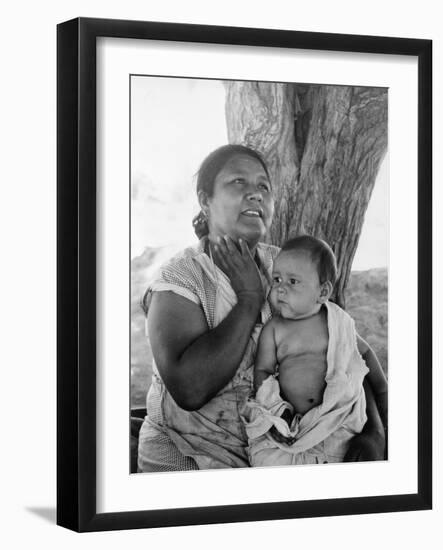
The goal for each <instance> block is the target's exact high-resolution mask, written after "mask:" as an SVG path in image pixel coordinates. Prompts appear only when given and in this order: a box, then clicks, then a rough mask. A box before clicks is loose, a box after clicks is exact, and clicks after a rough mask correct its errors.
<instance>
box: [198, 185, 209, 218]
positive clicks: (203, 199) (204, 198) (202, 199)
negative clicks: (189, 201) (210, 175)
mask: <svg viewBox="0 0 443 550" xmlns="http://www.w3.org/2000/svg"><path fill="white" fill-rule="evenodd" d="M197 198H198V203H199V204H200V208H201V211H202V212H203V213H204V214H205V215H206V217H208V212H209V200H208V195H207V193H206V192H205V191H199V192H198V193H197Z"/></svg>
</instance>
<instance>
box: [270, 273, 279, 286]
mask: <svg viewBox="0 0 443 550" xmlns="http://www.w3.org/2000/svg"><path fill="white" fill-rule="evenodd" d="M272 282H273V283H274V284H276V285H278V284H279V283H281V277H278V276H277V275H275V276H274V277H272Z"/></svg>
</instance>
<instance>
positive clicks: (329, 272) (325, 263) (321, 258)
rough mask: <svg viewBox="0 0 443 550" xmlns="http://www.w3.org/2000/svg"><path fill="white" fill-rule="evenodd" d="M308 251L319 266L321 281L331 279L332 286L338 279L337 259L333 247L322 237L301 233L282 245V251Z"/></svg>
mask: <svg viewBox="0 0 443 550" xmlns="http://www.w3.org/2000/svg"><path fill="white" fill-rule="evenodd" d="M298 250H301V251H304V252H307V253H308V254H309V256H310V258H311V260H312V262H314V264H315V265H316V266H317V272H318V277H319V279H320V283H321V284H323V283H325V282H326V281H329V282H330V283H331V284H332V286H334V285H335V282H336V280H337V261H336V259H335V254H334V252H333V251H332V248H331V247H330V246H329V245H328V244H327V243H326V242H325V241H322V240H321V239H318V238H317V237H312V236H311V235H299V236H298V237H293V238H292V239H289V240H287V241H286V242H285V243H284V245H283V246H282V247H281V251H282V252H290V251H294V252H295V251H298Z"/></svg>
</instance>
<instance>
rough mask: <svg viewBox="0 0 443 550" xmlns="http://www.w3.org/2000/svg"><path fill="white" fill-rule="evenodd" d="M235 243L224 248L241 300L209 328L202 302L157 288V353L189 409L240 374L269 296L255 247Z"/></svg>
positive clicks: (152, 315) (153, 308) (153, 323)
mask: <svg viewBox="0 0 443 550" xmlns="http://www.w3.org/2000/svg"><path fill="white" fill-rule="evenodd" d="M229 246H230V248H229V249H228V248H227V246H224V245H223V248H222V250H221V252H219V254H223V262H224V268H225V269H224V270H225V272H229V274H230V275H231V276H230V279H231V285H232V287H233V289H234V291H235V292H236V294H237V300H238V301H237V304H236V305H235V306H234V307H233V309H232V310H231V312H230V313H229V314H228V316H227V317H226V318H225V319H224V320H223V321H222V322H221V323H220V324H219V325H217V326H216V327H215V328H213V329H212V330H209V328H208V325H207V323H206V319H205V316H204V314H203V311H202V309H201V308H200V307H199V306H198V305H197V304H194V303H192V302H191V301H190V300H187V299H186V298H183V297H182V296H178V295H177V294H174V293H173V292H154V294H153V297H152V301H151V304H150V308H149V314H148V331H149V338H150V341H151V347H152V353H153V355H154V358H155V362H156V365H157V368H158V370H159V372H160V374H161V377H162V379H163V381H164V383H165V384H166V387H167V388H168V391H169V392H170V394H171V395H172V397H173V399H174V400H175V401H176V403H177V404H178V405H179V406H180V407H182V408H183V409H187V410H196V409H199V408H201V407H202V406H203V405H204V404H205V403H207V402H208V401H209V400H210V399H211V398H212V397H214V396H215V395H216V394H217V393H218V392H219V391H220V390H221V389H222V388H223V387H224V386H225V385H226V384H227V383H228V382H229V380H231V378H232V377H233V376H234V374H235V371H236V370H237V368H238V366H239V364H240V362H241V360H242V358H243V355H244V352H245V350H246V346H247V344H248V341H249V338H250V335H251V332H252V330H253V328H254V326H255V323H256V319H257V315H258V313H259V311H260V308H261V306H262V303H263V300H264V292H263V287H262V283H261V279H260V275H259V273H258V268H257V266H256V264H255V262H254V260H253V258H252V256H251V254H250V252H249V250H248V249H247V248H246V249H245V247H244V246H243V247H242V248H241V250H240V251H238V250H237V248H235V249H234V248H233V247H232V246H231V243H229ZM228 254H230V255H231V254H232V257H233V259H231V257H227V256H228ZM234 262H235V263H234Z"/></svg>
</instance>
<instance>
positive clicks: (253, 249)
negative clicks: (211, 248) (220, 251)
mask: <svg viewBox="0 0 443 550" xmlns="http://www.w3.org/2000/svg"><path fill="white" fill-rule="evenodd" d="M207 237H208V241H209V243H212V244H213V245H214V244H217V241H218V238H219V237H222V238H223V236H221V235H213V234H208V236H207ZM232 240H233V242H234V243H235V244H236V245H237V246H238V240H235V239H232ZM244 240H245V241H246V242H247V244H248V248H249V250H250V252H251V254H252V256H254V255H255V253H256V250H257V246H258V241H256V242H254V243H251V242H250V241H247V240H246V239H244Z"/></svg>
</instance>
